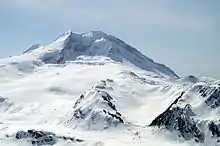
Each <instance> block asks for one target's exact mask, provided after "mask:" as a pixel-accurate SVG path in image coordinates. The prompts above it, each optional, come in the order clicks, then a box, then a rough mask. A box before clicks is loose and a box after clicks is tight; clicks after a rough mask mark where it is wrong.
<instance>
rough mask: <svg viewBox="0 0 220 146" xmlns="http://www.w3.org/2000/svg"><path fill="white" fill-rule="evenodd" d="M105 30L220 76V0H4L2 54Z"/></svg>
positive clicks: (187, 69) (163, 58)
mask: <svg viewBox="0 0 220 146" xmlns="http://www.w3.org/2000/svg"><path fill="white" fill-rule="evenodd" d="M69 29H72V31H74V32H87V31H90V30H102V31H105V32H106V33H110V34H112V35H114V36H116V37H119V38H120V39H122V40H124V41H125V42H127V43H128V44H130V45H132V46H134V47H135V48H137V49H138V50H140V51H141V52H143V53H144V54H145V55H146V56H148V57H150V58H152V59H153V60H155V61H157V62H160V63H163V64H166V65H167V66H169V67H170V68H172V69H173V70H174V71H175V72H176V73H178V74H180V75H189V74H193V75H196V76H210V77H214V78H218V79H220V65H219V63H220V0H1V1H0V57H6V56H9V55H19V54H20V53H21V52H23V51H24V50H25V49H26V48H27V47H29V46H30V45H32V44H36V43H40V44H47V43H50V42H51V41H53V39H54V38H56V37H57V36H58V35H60V34H61V33H63V32H66V31H68V30H69Z"/></svg>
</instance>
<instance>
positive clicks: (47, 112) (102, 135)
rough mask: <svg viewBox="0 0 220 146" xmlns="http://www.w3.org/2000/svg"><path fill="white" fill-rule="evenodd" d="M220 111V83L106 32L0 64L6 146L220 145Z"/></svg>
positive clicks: (1, 131)
mask: <svg viewBox="0 0 220 146" xmlns="http://www.w3.org/2000/svg"><path fill="white" fill-rule="evenodd" d="M181 94H182V95H181ZM219 107H220V81H217V80H214V79H210V78H197V77H194V76H189V77H181V78H180V77H178V76H177V75H176V74H175V73H174V72H173V71H172V70H171V69H170V68H168V67H166V66H165V65H162V64H159V63H156V62H154V61H153V60H152V59H149V58H147V57H145V56H144V55H143V54H141V53H140V52H139V51H137V50H136V49H135V48H133V47H131V46H129V45H127V44H125V42H123V41H121V40H119V39H117V38H115V37H113V36H111V35H108V34H105V33H104V32H88V33H83V34H75V33H72V32H71V31H69V32H67V33H65V34H63V35H61V36H60V37H58V38H57V39H56V40H55V41H54V42H53V43H51V44H49V45H47V46H41V45H33V46H32V47H31V48H29V49H28V50H27V51H25V52H24V54H22V55H20V56H13V57H9V58H4V59H1V60H0V112H1V114H0V145H2V146H6V145H7V146H17V145H18V146H26V145H27V146H30V145H38V146H39V145H55V146H64V145H65V146H71V145H79V146H123V145H124V146H125V145H126V146H127V145H135V146H136V145H138V146H142V145H143V146H161V145H164V146H176V145H178V146H195V145H198V146H205V145H209V146H215V145H220V142H219V140H218V139H219V138H220V122H219V113H220V110H219Z"/></svg>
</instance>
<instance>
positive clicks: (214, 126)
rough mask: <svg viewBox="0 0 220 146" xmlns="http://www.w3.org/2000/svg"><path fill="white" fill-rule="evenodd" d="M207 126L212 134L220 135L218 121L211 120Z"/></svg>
mask: <svg viewBox="0 0 220 146" xmlns="http://www.w3.org/2000/svg"><path fill="white" fill-rule="evenodd" d="M208 127H209V130H210V131H211V133H212V136H214V137H220V123H216V122H213V121H212V122H210V123H209V125H208Z"/></svg>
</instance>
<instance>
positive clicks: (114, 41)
mask: <svg viewBox="0 0 220 146" xmlns="http://www.w3.org/2000/svg"><path fill="white" fill-rule="evenodd" d="M25 54H38V55H37V56H38V57H39V58H40V59H41V60H42V61H43V62H44V63H52V64H61V63H65V62H66V61H67V60H76V59H77V57H79V56H81V55H84V56H106V57H109V58H111V59H112V60H114V61H116V62H127V63H130V64H133V65H135V66H137V67H139V68H142V69H145V70H148V71H152V72H155V73H157V74H159V75H168V76H171V77H175V78H178V76H177V75H176V74H175V73H174V72H173V71H172V70H171V69H169V68H168V67H166V66H164V65H163V64H159V63H155V62H154V61H153V60H152V59H150V58H148V57H146V56H144V55H143V54H141V53H140V52H139V51H137V50H136V49H135V48H133V47H131V46H129V45H128V44H126V43H125V42H123V41H121V40H120V39H118V38H116V37H114V36H111V35H108V34H106V33H104V32H101V31H91V32H88V33H83V34H77V33H73V32H72V31H68V32H67V33H64V34H63V35H61V36H60V37H58V38H57V39H56V40H55V41H54V42H53V43H52V44H50V45H48V46H44V47H40V46H39V45H33V46H32V47H30V48H29V49H28V50H27V51H25Z"/></svg>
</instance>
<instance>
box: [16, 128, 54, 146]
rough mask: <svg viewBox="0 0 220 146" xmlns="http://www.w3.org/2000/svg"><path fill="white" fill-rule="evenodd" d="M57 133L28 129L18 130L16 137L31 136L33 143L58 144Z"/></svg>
mask: <svg viewBox="0 0 220 146" xmlns="http://www.w3.org/2000/svg"><path fill="white" fill-rule="evenodd" d="M55 136H56V135H55V134H54V133H51V132H44V131H36V130H28V131H27V132H26V131H18V132H17V133H16V136H15V137H16V139H25V138H30V139H31V143H32V144H33V145H38V146H41V145H54V144H56V137H55Z"/></svg>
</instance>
